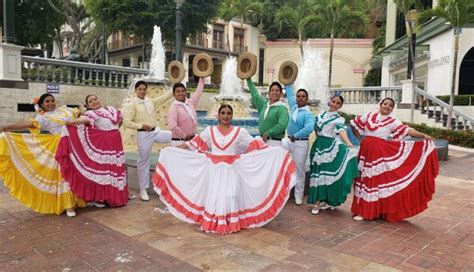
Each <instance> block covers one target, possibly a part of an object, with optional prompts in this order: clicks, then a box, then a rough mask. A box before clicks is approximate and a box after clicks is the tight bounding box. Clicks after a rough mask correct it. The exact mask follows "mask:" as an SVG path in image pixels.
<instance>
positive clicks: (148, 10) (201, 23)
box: [85, 0, 220, 41]
mask: <svg viewBox="0 0 474 272" xmlns="http://www.w3.org/2000/svg"><path fill="white" fill-rule="evenodd" d="M219 2H220V1H218V0H208V1H202V0H187V1H185V2H184V4H183V6H182V7H181V11H182V12H183V18H184V20H183V36H184V37H187V36H189V35H192V34H196V33H199V32H205V31H206V30H207V22H208V21H209V20H211V19H214V18H215V17H216V16H217V10H218V4H219ZM85 6H86V9H87V11H88V13H89V14H91V16H92V17H93V18H94V20H96V21H98V22H102V23H103V24H104V25H105V26H106V28H107V31H108V32H117V31H123V32H125V33H130V34H135V35H138V36H141V37H143V38H144V39H145V41H150V40H151V37H152V35H153V25H158V26H160V27H161V32H162V34H163V37H164V39H165V40H168V41H172V40H174V33H175V22H176V21H175V18H176V17H175V12H176V3H175V1H173V0H121V1H115V0H85Z"/></svg>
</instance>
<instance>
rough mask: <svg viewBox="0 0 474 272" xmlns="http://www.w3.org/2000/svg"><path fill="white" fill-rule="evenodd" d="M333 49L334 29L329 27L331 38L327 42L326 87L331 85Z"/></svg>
mask: <svg viewBox="0 0 474 272" xmlns="http://www.w3.org/2000/svg"><path fill="white" fill-rule="evenodd" d="M333 51H334V29H331V40H330V42H329V71H328V88H330V87H331V76H332V54H333Z"/></svg>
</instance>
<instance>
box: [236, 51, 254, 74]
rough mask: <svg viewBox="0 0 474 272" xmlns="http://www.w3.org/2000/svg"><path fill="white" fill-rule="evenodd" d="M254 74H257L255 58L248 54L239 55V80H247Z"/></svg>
mask: <svg viewBox="0 0 474 272" xmlns="http://www.w3.org/2000/svg"><path fill="white" fill-rule="evenodd" d="M255 72H257V56H255V54H252V53H250V52H245V53H242V54H240V55H239V58H238V60H237V76H238V77H239V78H240V79H247V78H251V77H252V76H253V75H254V74H255Z"/></svg>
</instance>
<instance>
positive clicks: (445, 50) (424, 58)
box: [377, 0, 474, 95]
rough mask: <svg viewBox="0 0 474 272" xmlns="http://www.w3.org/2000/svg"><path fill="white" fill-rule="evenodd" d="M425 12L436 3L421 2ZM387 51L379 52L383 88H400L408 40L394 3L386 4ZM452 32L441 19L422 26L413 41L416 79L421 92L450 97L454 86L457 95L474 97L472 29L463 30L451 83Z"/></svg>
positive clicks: (404, 71)
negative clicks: (472, 95) (414, 43)
mask: <svg viewBox="0 0 474 272" xmlns="http://www.w3.org/2000/svg"><path fill="white" fill-rule="evenodd" d="M421 2H422V4H423V5H424V8H431V7H436V5H437V4H438V1H436V0H425V1H421ZM386 27H387V29H386V47H385V48H384V49H382V50H381V51H379V52H378V54H377V57H378V58H379V59H380V60H381V63H382V86H394V85H401V81H402V80H405V79H406V78H407V63H408V61H407V60H408V49H407V48H408V38H407V36H406V34H405V25H404V18H403V16H401V15H400V14H399V13H397V8H396V5H395V3H394V2H393V0H387V26H386ZM453 31H454V29H453V28H452V27H451V26H450V25H449V24H446V22H445V21H444V20H443V19H441V18H432V19H431V20H429V21H427V22H425V23H424V24H423V26H422V28H421V30H420V31H419V32H417V37H416V50H415V52H416V56H415V79H416V81H417V84H418V86H419V87H420V88H422V89H424V90H425V91H427V92H429V93H431V94H433V95H449V94H450V92H451V86H452V85H453V84H454V85H455V90H456V93H457V94H474V77H473V76H472V75H474V28H473V26H472V25H471V26H470V25H468V26H467V27H465V28H463V33H462V36H461V37H460V40H459V51H458V62H457V66H456V68H455V69H456V75H457V76H456V79H455V81H454V82H452V73H453V59H454V35H453Z"/></svg>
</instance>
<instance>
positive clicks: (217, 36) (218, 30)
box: [212, 24, 224, 49]
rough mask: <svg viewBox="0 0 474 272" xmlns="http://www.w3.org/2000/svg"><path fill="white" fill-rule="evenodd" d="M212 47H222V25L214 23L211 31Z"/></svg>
mask: <svg viewBox="0 0 474 272" xmlns="http://www.w3.org/2000/svg"><path fill="white" fill-rule="evenodd" d="M212 47H213V48H216V49H224V25H218V24H214V26H213V32H212Z"/></svg>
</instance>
